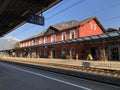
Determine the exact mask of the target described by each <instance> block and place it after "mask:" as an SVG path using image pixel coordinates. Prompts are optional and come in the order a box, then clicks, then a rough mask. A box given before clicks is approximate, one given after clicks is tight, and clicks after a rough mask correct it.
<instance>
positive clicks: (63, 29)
mask: <svg viewBox="0 0 120 90" xmlns="http://www.w3.org/2000/svg"><path fill="white" fill-rule="evenodd" d="M14 52H15V53H16V56H17V57H29V58H63V59H66V58H67V59H79V60H83V59H85V60H86V59H88V54H91V56H92V59H93V60H120V30H113V29H111V31H110V30H108V32H106V31H105V29H104V28H103V26H102V25H101V23H100V22H99V20H98V19H97V18H96V17H91V18H88V19H85V20H82V21H80V22H79V21H70V22H63V23H60V24H56V25H53V26H50V27H48V29H47V30H45V31H44V32H42V33H41V34H39V35H36V36H33V37H30V38H28V39H25V40H23V41H20V43H19V47H17V48H15V50H14Z"/></svg>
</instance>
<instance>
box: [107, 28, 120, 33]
mask: <svg viewBox="0 0 120 90" xmlns="http://www.w3.org/2000/svg"><path fill="white" fill-rule="evenodd" d="M119 30H120V28H108V29H107V30H106V32H114V31H119Z"/></svg>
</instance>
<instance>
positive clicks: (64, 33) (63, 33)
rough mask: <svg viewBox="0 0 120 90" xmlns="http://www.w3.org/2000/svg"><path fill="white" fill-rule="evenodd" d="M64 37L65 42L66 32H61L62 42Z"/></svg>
mask: <svg viewBox="0 0 120 90" xmlns="http://www.w3.org/2000/svg"><path fill="white" fill-rule="evenodd" d="M64 35H65V40H66V32H62V40H64V38H63V36H64Z"/></svg>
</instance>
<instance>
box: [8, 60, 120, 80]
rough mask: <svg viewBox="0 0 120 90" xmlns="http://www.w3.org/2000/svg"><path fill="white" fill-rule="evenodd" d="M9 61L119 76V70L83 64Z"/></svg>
mask: <svg viewBox="0 0 120 90" xmlns="http://www.w3.org/2000/svg"><path fill="white" fill-rule="evenodd" d="M10 61H12V62H18V63H25V64H32V65H37V66H45V67H53V68H60V69H67V70H73V71H79V72H84V73H90V74H95V75H102V76H109V77H115V78H120V71H119V70H111V69H102V68H93V67H85V66H75V65H67V64H58V63H50V62H35V61H21V60H10Z"/></svg>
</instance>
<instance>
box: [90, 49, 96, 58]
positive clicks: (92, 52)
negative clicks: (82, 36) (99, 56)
mask: <svg viewBox="0 0 120 90" xmlns="http://www.w3.org/2000/svg"><path fill="white" fill-rule="evenodd" d="M91 54H92V57H93V59H96V47H92V48H91Z"/></svg>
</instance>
